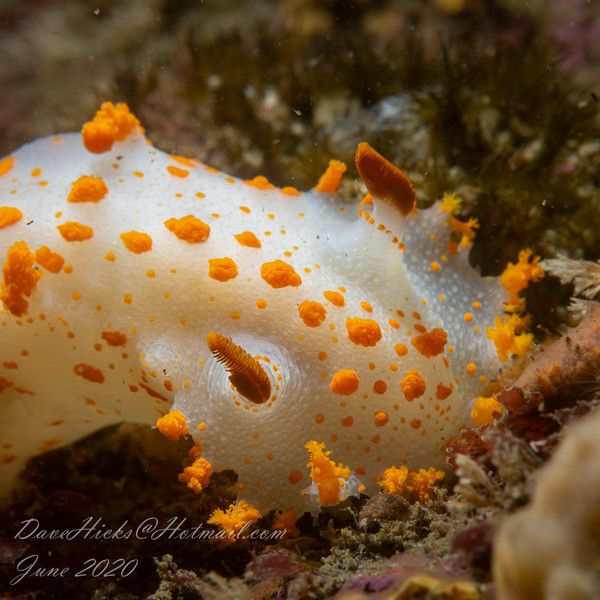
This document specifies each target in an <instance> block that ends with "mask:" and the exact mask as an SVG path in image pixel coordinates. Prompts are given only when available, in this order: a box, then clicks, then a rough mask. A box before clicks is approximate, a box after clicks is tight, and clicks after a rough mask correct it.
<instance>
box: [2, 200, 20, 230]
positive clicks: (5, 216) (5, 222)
mask: <svg viewBox="0 0 600 600" xmlns="http://www.w3.org/2000/svg"><path fill="white" fill-rule="evenodd" d="M22 217H23V213H22V212H21V211H20V210H19V209H18V208H15V207H14V206H0V229H2V228H3V227H8V226H9V225H13V224H14V223H16V222H17V221H19V220H20V219H21V218H22Z"/></svg>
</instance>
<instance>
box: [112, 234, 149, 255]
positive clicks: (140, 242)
mask: <svg viewBox="0 0 600 600" xmlns="http://www.w3.org/2000/svg"><path fill="white" fill-rule="evenodd" d="M119 237H120V238H121V241H122V242H123V243H124V244H125V248H127V250H129V251H130V252H133V253H134V254H142V253H144V252H149V251H150V250H152V238H151V237H150V236H149V235H148V234H147V233H143V232H142V231H135V230H131V231H126V232H124V233H122V234H121V235H120V236H119Z"/></svg>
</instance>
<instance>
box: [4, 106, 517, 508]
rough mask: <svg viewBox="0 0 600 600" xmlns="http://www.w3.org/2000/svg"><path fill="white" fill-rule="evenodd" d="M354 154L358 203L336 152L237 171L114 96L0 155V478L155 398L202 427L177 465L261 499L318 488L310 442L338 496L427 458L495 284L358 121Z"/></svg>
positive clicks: (488, 318) (487, 354) (479, 339)
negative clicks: (64, 130)
mask: <svg viewBox="0 0 600 600" xmlns="http://www.w3.org/2000/svg"><path fill="white" fill-rule="evenodd" d="M357 167H358V170H359V173H360V174H361V176H362V178H363V179H364V180H365V183H366V185H367V187H368V189H369V190H370V192H371V193H372V199H371V198H370V197H369V196H367V198H366V199H365V200H364V201H363V203H362V204H361V205H359V209H360V210H359V211H358V216H357V212H356V210H354V207H353V206H351V205H349V204H348V203H346V202H343V201H342V200H341V199H340V198H339V197H338V196H337V193H336V192H337V186H338V184H339V180H340V178H341V176H342V173H343V171H344V169H345V168H344V166H343V165H342V163H339V162H337V161H332V162H331V163H330V167H329V168H328V170H327V172H326V173H325V175H324V176H323V177H322V178H321V181H320V182H319V184H318V185H317V187H316V188H315V189H313V190H311V191H309V192H306V193H300V192H298V191H296V190H295V189H294V188H282V189H278V188H275V187H274V186H272V185H271V184H269V182H268V181H267V180H266V179H265V178H263V177H257V178H255V179H253V180H249V181H242V180H240V179H237V178H235V177H230V176H228V175H225V174H223V173H220V172H218V171H216V170H215V169H212V168H210V167H207V166H205V165H204V164H202V163H200V162H199V161H196V160H192V159H188V158H184V157H180V156H172V155H168V154H166V153H164V152H161V151H159V150H157V149H156V148H154V147H153V146H152V145H151V144H150V143H149V142H148V141H147V140H146V138H145V137H144V135H143V132H142V130H141V129H140V127H139V122H138V121H137V119H136V118H135V117H134V116H133V115H132V114H131V113H130V112H129V110H128V108H127V107H126V106H125V105H122V104H117V105H114V106H113V105H112V104H110V103H106V104H104V105H103V106H102V107H101V109H100V110H99V111H98V113H97V114H96V117H95V118H94V119H93V120H92V121H90V122H89V123H87V124H86V125H85V126H84V127H83V130H82V133H68V134H65V135H60V136H52V137H47V138H44V139H40V140H38V141H35V142H32V143H30V144H27V145H26V146H24V147H23V148H21V149H20V150H18V151H17V152H15V153H14V154H13V155H11V156H9V157H7V158H5V159H4V160H3V161H0V207H1V208H0V257H2V261H3V262H4V264H3V269H2V271H3V280H2V287H1V291H0V298H1V300H2V309H1V310H0V326H1V327H0V335H1V347H0V410H1V415H2V416H1V419H0V478H1V486H2V490H3V493H4V494H5V495H6V494H7V493H8V492H9V491H10V489H11V488H12V486H13V485H14V481H15V478H16V475H17V474H18V472H19V471H20V470H21V469H22V468H23V467H24V465H25V461H26V460H27V459H28V458H30V457H31V456H34V455H36V454H39V453H42V452H45V451H47V450H49V449H51V448H54V447H56V446H58V445H60V444H64V443H68V442H71V441H74V440H76V439H77V438H80V437H82V436H84V435H86V434H89V433H91V432H93V431H95V430H97V429H99V428H100V427H102V426H105V425H108V424H111V423H116V422H120V421H123V420H127V421H132V422H137V423H146V424H152V425H154V424H155V423H156V422H157V419H159V418H161V417H162V419H161V420H160V421H159V427H160V428H161V430H162V431H163V432H164V433H165V434H167V435H169V436H172V437H177V436H178V435H179V433H182V432H186V431H187V432H189V434H191V435H192V436H193V437H194V438H195V440H196V441H197V442H198V443H197V445H196V447H195V448H196V451H195V457H194V458H196V463H195V465H196V468H195V470H194V469H192V474H191V475H189V476H188V477H187V481H188V482H189V483H190V485H193V486H194V487H195V489H196V490H197V491H199V490H200V489H201V488H202V487H203V484H205V483H206V480H207V479H208V475H209V474H210V471H211V470H212V469H223V468H231V469H234V470H235V471H236V472H237V474H238V484H239V489H240V491H239V496H240V498H243V499H245V500H247V501H249V502H252V503H254V504H255V505H256V506H258V507H259V508H260V509H261V510H268V509H270V508H273V507H279V508H284V507H287V506H292V507H296V508H305V507H306V506H307V505H306V504H305V503H306V502H307V499H310V498H311V496H312V497H314V494H312V495H311V494H308V495H307V494H303V493H302V492H303V491H306V490H307V489H308V490H311V489H313V490H314V488H315V484H314V483H313V484H312V486H311V476H312V477H313V478H315V474H314V472H313V473H312V475H311V471H310V469H309V468H307V459H308V454H307V451H306V447H307V446H308V447H309V449H310V450H311V452H313V455H314V454H315V453H319V452H320V453H321V454H320V459H321V464H323V461H326V460H327V459H326V458H325V457H326V453H324V448H325V446H326V448H327V450H329V451H331V454H332V458H334V459H336V460H339V461H341V462H342V463H344V464H345V465H348V467H349V470H345V471H344V469H340V470H337V471H336V470H335V469H334V471H333V472H334V473H337V474H339V473H342V475H341V476H340V479H342V480H343V481H342V483H344V486H341V484H340V486H341V487H343V490H345V492H344V491H343V490H342V491H341V492H340V495H339V496H336V497H335V499H339V498H341V497H343V495H344V494H346V493H356V492H357V491H358V490H359V489H360V490H361V491H362V490H365V491H366V492H367V493H373V492H374V491H376V490H377V487H376V486H377V484H376V481H377V479H378V477H379V475H380V473H381V472H383V471H384V470H385V469H387V468H388V467H390V466H392V465H408V466H410V467H423V466H430V465H438V466H439V465H441V464H443V458H444V456H443V447H444V444H445V442H446V441H447V440H448V439H449V437H450V436H452V435H454V434H456V433H457V431H458V429H459V427H460V426H461V425H462V424H464V423H465V422H468V420H469V417H470V409H471V406H472V404H473V401H474V399H475V398H476V397H477V395H478V394H480V393H481V392H482V390H483V389H484V388H485V382H486V380H489V379H490V378H493V377H494V376H495V375H496V374H497V372H498V369H499V366H500V361H499V358H498V355H497V352H496V348H495V347H494V343H493V341H492V340H491V339H489V338H490V337H493V335H490V333H489V332H490V331H492V333H493V327H494V320H495V318H496V319H497V317H496V315H498V313H501V312H502V303H503V301H506V299H507V294H506V291H505V290H504V289H503V288H502V287H501V286H500V285H499V284H498V282H497V280H493V279H491V278H482V277H480V276H479V275H478V274H477V273H476V272H475V271H474V270H473V269H472V268H471V267H470V266H469V263H468V259H467V256H466V251H464V250H461V251H460V252H459V251H457V245H456V244H453V242H452V241H451V242H450V245H449V239H450V231H451V229H454V230H455V232H456V231H460V230H461V229H462V230H463V237H464V238H468V237H469V235H468V234H469V232H470V228H469V227H468V226H467V224H465V223H461V222H459V221H457V220H456V219H455V218H454V217H453V216H452V214H451V212H452V211H451V210H448V207H447V204H448V203H445V205H443V206H444V207H445V208H446V210H439V208H432V209H429V210H427V211H419V210H416V208H414V191H413V189H412V186H411V185H410V183H409V182H408V180H407V179H406V177H405V176H404V175H403V174H402V173H401V172H400V171H399V170H397V169H396V168H395V167H393V166H392V165H391V164H390V163H388V162H387V161H386V160H385V159H383V158H382V157H381V156H380V155H379V154H377V153H376V152H375V151H374V150H372V149H371V148H370V147H369V146H368V145H367V144H365V143H363V144H361V145H360V146H359V149H358V152H357ZM450 204H451V202H450ZM457 223H458V224H459V225H458V227H457V225H456V224H457ZM500 321H501V320H500ZM497 325H498V323H496V326H497ZM486 328H488V334H487V335H486V333H485V329H486ZM490 328H492V329H490ZM513 339H515V338H513ZM517 339H518V336H517ZM511 343H512V342H511ZM513 345H514V344H513ZM509 346H510V344H509ZM505 353H506V351H505ZM169 411H170V412H169ZM167 413H168V414H167ZM165 415H167V416H165ZM161 423H162V427H161V425H160V424H161ZM323 444H324V445H325V446H323ZM316 462H317V461H316V460H314V456H313V461H312V465H313V471H314V470H315V469H314V466H315V464H316ZM330 464H333V463H330ZM336 469H337V467H336ZM343 473H345V475H343ZM203 475H204V476H203ZM335 477H337V475H335ZM315 481H316V479H315Z"/></svg>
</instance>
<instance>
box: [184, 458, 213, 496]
mask: <svg viewBox="0 0 600 600" xmlns="http://www.w3.org/2000/svg"><path fill="white" fill-rule="evenodd" d="M211 475H212V464H211V463H209V462H208V461H207V460H206V459H204V458H202V457H199V458H197V459H196V460H195V461H194V462H193V463H192V464H191V465H190V466H189V467H186V468H185V469H184V470H183V473H180V475H179V481H181V482H183V483H185V484H186V485H187V486H188V487H189V488H190V489H191V490H193V491H194V492H195V493H196V494H199V493H200V492H201V491H202V490H203V489H204V488H205V487H206V486H207V485H208V481H209V480H210V476H211Z"/></svg>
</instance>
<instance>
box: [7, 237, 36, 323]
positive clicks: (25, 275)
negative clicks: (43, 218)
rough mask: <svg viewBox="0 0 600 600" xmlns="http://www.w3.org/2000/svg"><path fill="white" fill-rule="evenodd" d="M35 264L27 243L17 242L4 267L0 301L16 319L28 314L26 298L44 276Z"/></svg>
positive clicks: (9, 250)
mask: <svg viewBox="0 0 600 600" xmlns="http://www.w3.org/2000/svg"><path fill="white" fill-rule="evenodd" d="M34 263H35V255H34V254H33V253H32V252H31V251H30V249H29V246H28V245H27V244H26V243H25V242H17V243H16V244H14V245H13V246H11V247H10V248H9V249H8V253H7V255H6V262H5V263H4V265H2V282H1V283H0V301H1V302H2V304H3V305H4V306H5V307H6V309H7V310H9V311H10V312H11V313H12V314H13V315H14V316H15V317H21V316H23V315H24V314H25V313H27V309H28V308H29V302H27V300H26V299H25V298H28V297H29V296H31V294H32V292H33V291H34V290H35V288H36V286H37V282H38V280H39V279H40V277H41V276H42V272H41V271H40V270H38V269H35V268H34V266H33V265H34Z"/></svg>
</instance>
